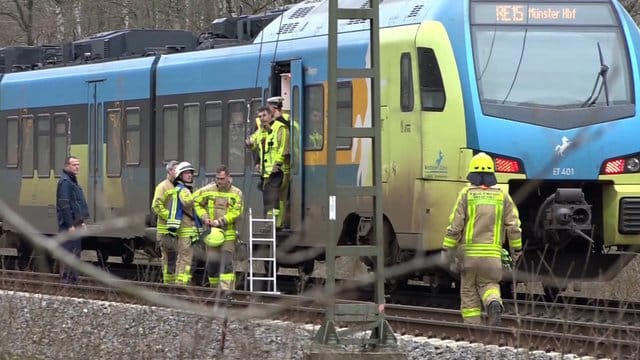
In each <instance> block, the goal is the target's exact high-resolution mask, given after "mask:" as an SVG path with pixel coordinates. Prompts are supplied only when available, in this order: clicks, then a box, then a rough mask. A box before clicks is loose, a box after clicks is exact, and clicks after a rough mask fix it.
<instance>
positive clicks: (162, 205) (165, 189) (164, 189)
mask: <svg viewBox="0 0 640 360" xmlns="http://www.w3.org/2000/svg"><path fill="white" fill-rule="evenodd" d="M173 188H174V187H173V183H172V182H171V180H169V179H166V180H164V181H162V182H161V183H160V184H158V185H157V186H156V190H155V192H154V193H153V200H152V201H151V209H152V210H153V212H154V213H155V214H156V215H157V216H158V221H157V225H156V229H157V231H158V234H169V230H167V219H168V218H169V206H171V204H170V202H171V196H170V194H171V193H172V192H173Z"/></svg>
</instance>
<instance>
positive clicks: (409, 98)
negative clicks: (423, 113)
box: [400, 52, 413, 112]
mask: <svg viewBox="0 0 640 360" xmlns="http://www.w3.org/2000/svg"><path fill="white" fill-rule="evenodd" d="M400 109H401V110H402V112H409V111H413V69H412V68H411V53H408V52H406V53H402V55H400Z"/></svg>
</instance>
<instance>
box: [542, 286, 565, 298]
mask: <svg viewBox="0 0 640 360" xmlns="http://www.w3.org/2000/svg"><path fill="white" fill-rule="evenodd" d="M542 290H543V291H544V300H545V301H546V302H558V300H559V296H558V295H560V291H562V290H561V289H559V288H557V287H553V286H544V287H543V289H542Z"/></svg>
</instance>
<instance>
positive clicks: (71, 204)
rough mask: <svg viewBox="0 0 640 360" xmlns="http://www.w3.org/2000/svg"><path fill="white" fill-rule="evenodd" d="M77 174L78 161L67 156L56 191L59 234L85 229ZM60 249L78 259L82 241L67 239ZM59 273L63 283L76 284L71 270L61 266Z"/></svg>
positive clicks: (84, 208) (84, 204) (84, 203)
mask: <svg viewBox="0 0 640 360" xmlns="http://www.w3.org/2000/svg"><path fill="white" fill-rule="evenodd" d="M78 172H80V160H78V158H77V157H75V156H68V157H67V158H66V159H65V161H64V169H63V170H62V175H61V176H60V180H59V181H58V189H57V191H56V212H57V215H58V231H60V232H74V231H76V230H79V229H84V228H85V227H86V225H85V223H84V221H85V220H86V219H88V218H89V206H88V205H87V201H86V200H85V197H84V194H83V192H82V188H81V187H80V185H79V184H78V179H77V178H76V176H77V175H78ZM62 247H63V248H64V249H66V250H67V251H69V252H70V253H72V254H74V255H75V256H77V257H78V258H79V257H80V251H81V250H82V239H80V238H74V239H69V240H67V241H65V242H64V243H62ZM60 272H61V275H62V281H63V282H65V283H73V284H75V283H77V282H78V273H77V272H76V271H75V270H74V269H73V268H71V267H69V266H65V265H64V264H62V266H61V267H60Z"/></svg>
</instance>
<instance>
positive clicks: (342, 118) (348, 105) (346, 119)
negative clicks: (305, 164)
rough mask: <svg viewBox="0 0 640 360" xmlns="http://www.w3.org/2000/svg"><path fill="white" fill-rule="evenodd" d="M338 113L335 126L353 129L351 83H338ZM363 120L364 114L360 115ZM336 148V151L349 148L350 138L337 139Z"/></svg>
mask: <svg viewBox="0 0 640 360" xmlns="http://www.w3.org/2000/svg"><path fill="white" fill-rule="evenodd" d="M337 97H338V99H337V100H338V109H337V110H338V111H337V114H336V116H337V120H338V121H337V125H338V127H353V123H352V119H353V96H352V89H351V81H346V82H341V83H338V96H337ZM362 115H363V116H362V118H364V114H362ZM336 145H337V146H336V147H337V148H338V149H349V148H351V139H350V138H338V139H336Z"/></svg>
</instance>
